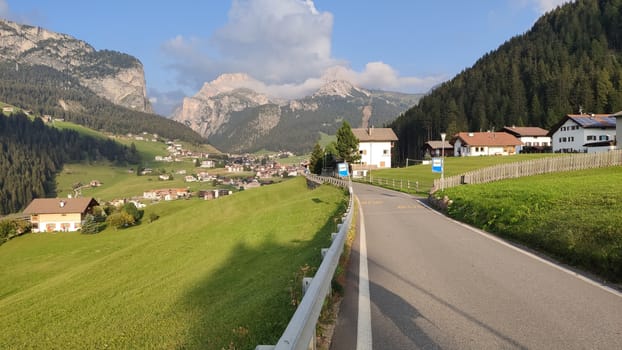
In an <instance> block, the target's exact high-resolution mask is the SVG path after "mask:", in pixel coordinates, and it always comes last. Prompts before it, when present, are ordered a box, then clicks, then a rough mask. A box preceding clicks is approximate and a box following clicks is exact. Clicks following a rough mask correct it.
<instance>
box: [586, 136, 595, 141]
mask: <svg viewBox="0 0 622 350" xmlns="http://www.w3.org/2000/svg"><path fill="white" fill-rule="evenodd" d="M587 140H588V141H596V136H595V135H587Z"/></svg>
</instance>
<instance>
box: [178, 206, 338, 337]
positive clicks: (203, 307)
mask: <svg viewBox="0 0 622 350" xmlns="http://www.w3.org/2000/svg"><path fill="white" fill-rule="evenodd" d="M341 210H342V208H339V209H338V210H337V211H336V212H334V213H333V215H331V216H330V217H329V219H328V220H327V221H326V223H325V224H324V225H323V227H322V228H321V230H320V231H319V232H318V233H317V234H315V235H314V236H313V238H311V239H310V240H309V239H307V238H306V237H304V236H302V235H301V236H300V237H298V238H294V239H292V240H290V241H289V243H282V242H277V240H276V239H275V236H274V232H267V233H266V234H265V238H264V241H263V242H262V243H261V244H259V245H252V246H251V245H249V244H246V243H239V244H237V245H236V246H235V248H233V249H232V250H231V254H230V255H229V256H228V257H227V258H226V259H225V261H226V262H225V263H224V264H222V265H221V266H219V267H218V268H217V269H216V270H214V272H213V273H209V274H208V275H206V276H205V277H204V279H203V280H202V281H200V282H199V283H197V285H196V286H194V287H193V288H192V289H191V290H189V291H188V292H187V293H186V294H185V296H184V297H183V299H182V300H180V301H179V303H178V305H179V309H180V312H182V313H185V314H186V315H188V317H187V319H188V320H189V322H190V323H189V324H188V325H187V331H186V334H185V339H184V340H183V341H182V343H181V344H180V345H179V346H178V348H179V349H254V348H255V346H257V345H269V344H272V345H273V344H276V342H277V341H278V339H279V338H280V336H281V335H282V333H283V331H284V330H285V328H286V326H287V324H288V323H289V320H290V318H291V316H292V315H293V313H294V311H295V307H294V306H293V305H294V302H293V300H292V299H294V298H295V297H296V296H297V295H299V294H300V290H299V289H300V288H301V286H299V285H297V283H294V280H295V276H296V274H297V272H298V271H300V269H301V267H302V266H304V265H307V264H308V265H310V266H313V267H317V266H319V264H320V262H321V254H320V249H321V248H325V247H328V246H329V245H330V233H331V232H334V230H335V229H336V224H335V220H334V218H335V217H338V216H339V214H340V212H341ZM206 254H209V252H206ZM293 288H296V290H293Z"/></svg>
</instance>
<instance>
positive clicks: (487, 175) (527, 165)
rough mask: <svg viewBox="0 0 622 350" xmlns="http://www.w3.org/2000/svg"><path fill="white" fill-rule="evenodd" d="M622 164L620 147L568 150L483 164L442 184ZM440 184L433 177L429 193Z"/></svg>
mask: <svg viewBox="0 0 622 350" xmlns="http://www.w3.org/2000/svg"><path fill="white" fill-rule="evenodd" d="M619 165H622V150H615V151H609V152H603V153H582V154H572V155H568V156H564V157H551V158H541V159H534V160H527V161H522V162H516V163H508V164H501V165H496V166H492V167H488V168H483V169H479V170H475V171H471V172H467V173H464V174H462V175H457V176H451V177H446V178H445V181H444V184H443V188H451V187H456V186H459V185H464V184H482V183H487V182H492V181H499V180H505V179H512V178H517V177H523V176H532V175H539V174H548V173H556V172H562V171H573V170H583V169H592V168H604V167H610V166H619ZM440 188H441V179H436V180H434V186H433V187H432V190H431V191H430V192H431V193H434V192H436V191H437V190H439V189H440Z"/></svg>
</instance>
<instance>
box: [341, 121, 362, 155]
mask: <svg viewBox="0 0 622 350" xmlns="http://www.w3.org/2000/svg"><path fill="white" fill-rule="evenodd" d="M358 147H359V140H358V139H357V138H356V136H354V134H353V133H352V128H351V127H350V124H349V123H348V122H347V121H344V122H343V124H341V127H340V128H339V130H337V155H338V156H339V157H340V158H342V159H343V160H344V161H346V162H348V163H350V164H352V163H354V162H356V161H358V160H359V159H361V155H360V154H359V152H358Z"/></svg>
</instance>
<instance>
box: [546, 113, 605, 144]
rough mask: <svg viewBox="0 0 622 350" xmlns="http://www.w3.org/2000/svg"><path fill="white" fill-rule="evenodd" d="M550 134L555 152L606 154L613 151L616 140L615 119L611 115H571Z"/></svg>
mask: <svg viewBox="0 0 622 350" xmlns="http://www.w3.org/2000/svg"><path fill="white" fill-rule="evenodd" d="M550 134H551V141H552V148H553V152H561V153H575V152H580V153H588V152H590V153H592V152H604V151H607V150H609V149H611V145H612V144H613V141H614V140H615V138H616V122H615V117H613V116H611V115H609V114H597V115H595V114H577V115H572V114H569V115H567V116H566V117H565V118H564V119H563V120H562V121H561V122H560V123H558V124H557V125H556V126H555V127H554V128H553V129H552V130H551V133H550Z"/></svg>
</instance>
